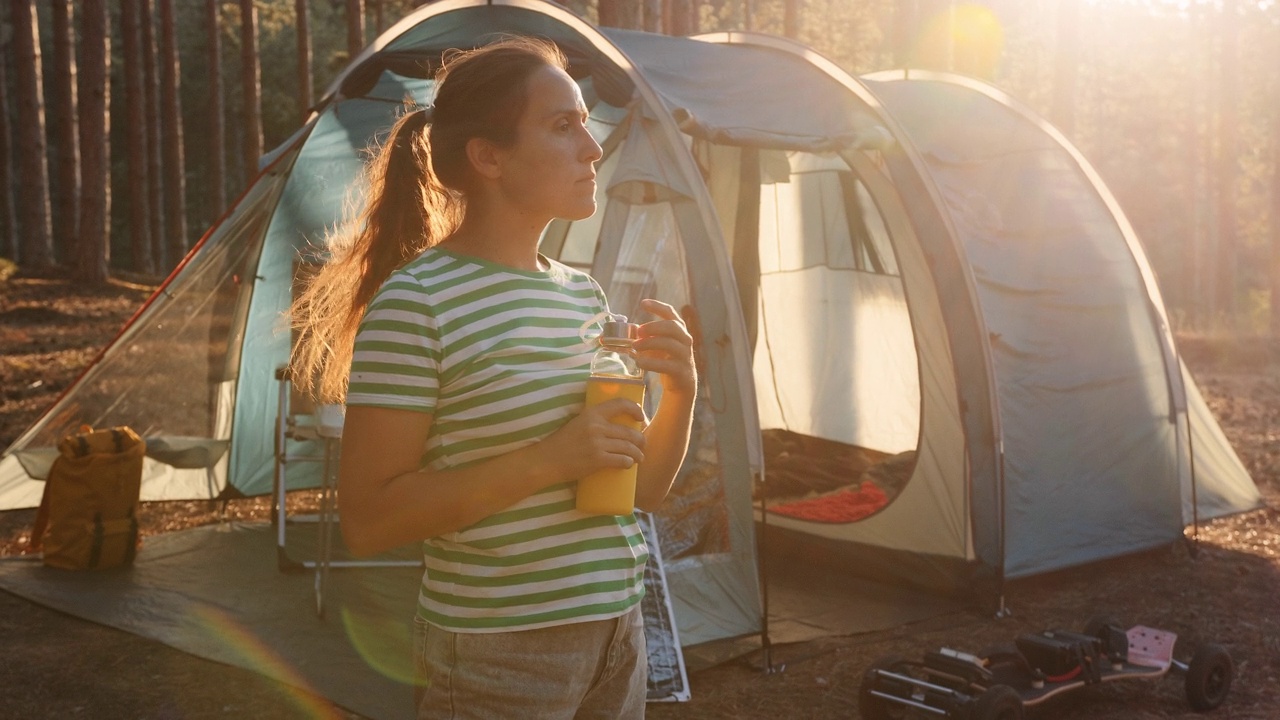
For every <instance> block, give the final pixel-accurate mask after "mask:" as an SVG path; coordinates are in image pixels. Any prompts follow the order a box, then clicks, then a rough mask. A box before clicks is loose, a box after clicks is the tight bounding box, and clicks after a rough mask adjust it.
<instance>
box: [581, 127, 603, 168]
mask: <svg viewBox="0 0 1280 720" xmlns="http://www.w3.org/2000/svg"><path fill="white" fill-rule="evenodd" d="M582 134H583V135H585V136H586V159H587V160H588V161H590V162H593V163H594V162H596V161H597V160H599V159H600V158H602V157H604V150H603V149H602V148H601V147H600V143H598V142H596V139H595V137H594V136H593V135H592V134H591V133H590V132H589V131H587V129H586V128H583V129H582Z"/></svg>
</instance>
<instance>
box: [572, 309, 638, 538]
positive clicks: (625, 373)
mask: <svg viewBox="0 0 1280 720" xmlns="http://www.w3.org/2000/svg"><path fill="white" fill-rule="evenodd" d="M639 327H640V326H639V325H636V324H635V323H629V322H627V318H626V317H624V316H622V315H614V316H612V317H611V318H610V320H609V321H607V322H605V323H604V332H602V333H601V335H600V348H599V349H598V350H596V354H595V356H594V357H592V359H591V377H590V378H589V379H588V380H587V403H586V404H587V406H588V407H590V406H592V405H598V404H600V403H602V402H605V401H607V400H612V399H613V398H618V397H624V398H627V399H628V400H631V401H633V402H635V403H636V404H638V405H640V406H641V407H644V371H643V370H641V369H640V366H639V365H638V364H636V357H635V341H636V338H637V335H638V332H639ZM612 421H613V422H616V423H622V424H626V425H630V426H631V427H634V428H635V429H637V430H640V429H643V428H642V423H640V422H639V421H637V420H635V419H634V418H632V417H631V416H630V415H618V416H616V417H614V418H612ZM637 468H638V465H636V464H632V465H631V467H629V468H607V469H605V470H599V471H597V472H594V473H592V474H591V475H589V476H587V477H584V478H582V479H581V480H579V481H578V494H577V508H578V510H580V511H581V512H584V513H588V514H591V515H629V514H631V512H632V511H633V510H634V509H635V502H636V469H637Z"/></svg>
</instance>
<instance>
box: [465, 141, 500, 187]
mask: <svg viewBox="0 0 1280 720" xmlns="http://www.w3.org/2000/svg"><path fill="white" fill-rule="evenodd" d="M467 162H469V163H471V169H472V170H474V171H475V172H476V174H478V175H479V176H480V177H482V178H486V179H488V180H497V179H498V178H500V177H502V150H501V148H499V147H498V146H497V145H494V144H493V143H492V142H490V141H488V140H485V139H484V138H478V137H473V138H471V139H470V140H468V141H467Z"/></svg>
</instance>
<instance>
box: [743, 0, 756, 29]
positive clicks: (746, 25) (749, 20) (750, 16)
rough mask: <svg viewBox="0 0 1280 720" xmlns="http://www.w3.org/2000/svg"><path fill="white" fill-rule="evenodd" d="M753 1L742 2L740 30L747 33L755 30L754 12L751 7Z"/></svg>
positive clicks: (744, 0)
mask: <svg viewBox="0 0 1280 720" xmlns="http://www.w3.org/2000/svg"><path fill="white" fill-rule="evenodd" d="M752 2H753V0H742V29H743V30H746V31H747V32H751V31H752V30H755V29H756V28H755V24H756V18H755V11H754V9H753V8H752V6H751V3H752Z"/></svg>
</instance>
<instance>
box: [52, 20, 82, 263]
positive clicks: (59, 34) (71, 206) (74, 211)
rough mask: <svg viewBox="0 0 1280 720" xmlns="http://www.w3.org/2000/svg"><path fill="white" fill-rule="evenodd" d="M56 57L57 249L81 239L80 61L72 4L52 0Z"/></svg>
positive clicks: (54, 184) (54, 168)
mask: <svg viewBox="0 0 1280 720" xmlns="http://www.w3.org/2000/svg"><path fill="white" fill-rule="evenodd" d="M50 11H51V12H50V14H51V16H52V23H51V25H52V36H53V38H52V39H53V56H52V57H51V58H50V68H49V72H50V75H51V78H50V79H51V80H52V82H50V83H49V88H50V93H49V95H50V97H49V98H48V105H49V116H48V120H49V127H48V131H49V199H50V204H51V209H52V217H51V225H52V226H53V243H54V247H55V248H56V247H58V246H59V245H61V246H62V247H64V248H68V249H69V248H73V247H75V246H76V243H77V238H79V237H80V233H79V224H80V138H79V130H77V128H76V113H77V110H76V81H77V79H76V58H75V50H74V48H75V44H74V43H73V42H72V35H73V33H72V31H71V3H70V2H68V0H52V2H51V3H50Z"/></svg>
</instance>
